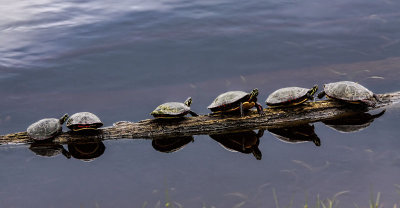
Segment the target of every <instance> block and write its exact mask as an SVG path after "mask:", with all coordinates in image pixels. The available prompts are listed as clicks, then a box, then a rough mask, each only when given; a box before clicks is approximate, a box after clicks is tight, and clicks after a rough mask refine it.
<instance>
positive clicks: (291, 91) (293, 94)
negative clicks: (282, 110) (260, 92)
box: [265, 85, 318, 107]
mask: <svg viewBox="0 0 400 208" xmlns="http://www.w3.org/2000/svg"><path fill="white" fill-rule="evenodd" d="M317 91H318V85H314V87H313V88H311V89H307V88H302V87H286V88H281V89H279V90H276V91H275V92H273V93H271V94H270V95H269V96H268V98H267V100H265V102H266V104H267V105H268V106H269V107H287V106H294V105H298V104H301V103H304V102H306V101H307V100H313V99H314V94H315V93H316V92H317Z"/></svg>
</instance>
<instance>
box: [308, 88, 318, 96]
mask: <svg viewBox="0 0 400 208" xmlns="http://www.w3.org/2000/svg"><path fill="white" fill-rule="evenodd" d="M317 91H318V85H314V87H313V88H311V89H310V90H309V91H308V92H307V96H308V97H309V98H311V99H313V98H314V95H315V93H316V92H317Z"/></svg>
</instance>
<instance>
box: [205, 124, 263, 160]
mask: <svg viewBox="0 0 400 208" xmlns="http://www.w3.org/2000/svg"><path fill="white" fill-rule="evenodd" d="M263 135H264V130H261V129H260V130H258V133H256V132H254V131H244V132H237V133H227V134H212V135H209V136H210V137H211V138H212V139H214V140H215V141H217V142H218V143H219V144H220V145H221V146H222V147H224V148H225V149H227V150H228V151H233V152H241V153H245V154H249V153H252V154H253V155H254V157H255V158H256V159H257V160H261V158H262V153H261V151H260V149H259V148H258V145H259V144H260V138H261V137H262V136H263Z"/></svg>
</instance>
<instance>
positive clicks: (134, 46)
mask: <svg viewBox="0 0 400 208" xmlns="http://www.w3.org/2000/svg"><path fill="white" fill-rule="evenodd" d="M1 3H2V6H1V7H0V12H1V14H2V18H1V20H0V45H1V47H0V97H1V98H2V99H1V102H0V109H1V111H0V134H7V133H12V132H18V131H24V130H25V129H26V127H27V126H28V125H29V124H31V123H32V122H34V121H36V120H38V119H40V118H44V117H59V116H61V115H62V114H63V113H65V112H67V113H70V114H72V113H75V112H80V111H90V112H93V113H96V114H97V115H98V116H99V117H100V118H101V119H102V120H103V122H104V123H105V125H106V126H109V125H112V123H113V122H116V121H121V120H129V121H139V120H143V119H147V118H149V112H151V111H152V110H153V109H154V108H155V107H156V106H157V105H158V104H160V103H163V102H167V101H184V100H185V99H186V97H188V96H192V97H193V105H192V110H193V111H195V112H197V113H200V114H206V113H208V110H207V109H206V106H207V105H208V104H209V103H210V102H211V101H212V100H213V99H214V98H215V97H216V95H218V94H219V93H222V92H225V91H228V90H245V91H249V90H251V89H253V88H255V87H257V88H259V89H260V92H261V93H260V96H259V98H260V101H264V100H265V99H266V97H267V95H268V94H269V93H271V92H272V91H274V90H275V89H277V88H280V87H286V86H303V87H311V86H312V85H313V84H314V83H317V84H319V85H322V84H323V83H326V82H332V81H338V80H352V81H357V82H359V83H361V84H363V85H365V86H366V87H368V88H370V89H371V90H373V91H374V92H376V93H384V92H391V91H398V90H400V82H399V81H400V44H399V43H400V39H399V37H400V29H399V28H400V18H399V17H400V12H399V9H400V3H399V2H398V1H394V0H384V1H375V2H374V1H361V0H355V1H351V2H349V1H344V0H343V1H342V0H334V1H329V2H327V1H324V2H319V1H311V0H306V1H271V0H269V1H179V0H171V1H158V2H157V1H154V2H151V1H150V2H149V1H119V2H118V3H117V2H114V1H107V0H102V1H70V2H64V1H56V0H36V1H9V0H2V2H1ZM373 113H378V112H373ZM399 121H400V108H399V106H398V105H395V106H393V107H390V108H389V109H387V111H386V113H385V114H384V115H383V116H381V117H379V118H377V119H375V121H374V122H373V123H372V124H371V125H370V126H369V127H368V128H365V129H363V130H362V131H358V132H353V133H341V132H338V131H335V130H333V129H331V128H329V127H327V126H326V125H324V124H323V123H316V124H314V125H315V133H316V134H317V135H318V137H319V138H320V140H321V146H316V145H314V143H312V142H306V143H296V144H289V143H285V142H282V141H281V140H278V139H276V138H275V137H274V136H273V135H272V134H270V133H269V132H268V131H266V132H265V133H264V135H263V136H262V137H261V138H260V140H259V145H258V148H259V150H260V151H261V152H262V159H261V160H257V159H256V158H255V157H254V156H253V154H251V153H250V154H244V153H240V152H231V151H227V150H226V149H225V148H223V147H221V145H220V144H219V143H218V142H217V141H216V140H213V139H211V138H210V137H209V136H195V137H194V141H193V142H189V143H188V144H187V145H186V146H184V148H182V149H181V150H179V151H176V152H173V153H163V152H159V151H156V150H155V149H154V148H153V147H152V145H151V141H150V140H116V141H106V142H104V145H105V150H104V149H103V150H104V152H103V154H101V153H102V152H101V151H100V153H99V154H101V156H100V157H97V158H96V159H94V160H80V159H76V158H74V157H72V158H71V159H67V158H66V157H64V156H62V154H59V155H57V156H55V157H50V158H49V157H40V156H37V155H36V154H35V153H33V152H32V151H31V150H30V149H29V146H26V145H6V146H1V147H0V163H1V164H2V168H1V171H0V184H1V185H0V206H1V207H142V206H143V207H166V206H168V205H166V204H165V203H166V202H170V204H169V207H182V206H183V207H235V206H236V207H274V206H275V201H274V194H273V193H274V192H273V191H274V190H275V193H276V196H277V198H278V200H279V202H280V206H281V207H282V206H287V205H289V203H290V200H292V199H293V202H294V205H293V207H302V206H304V204H305V203H306V201H307V202H308V203H309V204H311V205H313V204H315V202H316V197H317V196H319V197H320V198H321V199H325V198H332V197H333V196H334V195H335V194H336V193H339V192H342V191H346V192H345V193H344V194H342V195H340V196H338V197H337V199H338V200H339V201H340V203H339V204H340V205H341V206H340V207H355V206H354V203H356V204H358V205H359V206H360V207H365V206H367V204H368V201H369V200H370V199H371V196H370V195H371V194H373V195H374V196H376V194H377V193H378V192H381V201H382V202H383V204H384V205H386V206H388V207H393V204H394V203H398V202H399V201H400V195H399V194H398V193H397V190H399V188H398V186H397V184H400V178H399V175H398V173H399V172H400V153H399V151H398V147H400V140H399V130H398V123H399ZM63 148H65V149H67V150H69V147H67V146H64V147H63ZM71 148H72V147H71ZM386 206H385V207H386Z"/></svg>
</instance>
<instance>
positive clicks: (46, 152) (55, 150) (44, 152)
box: [29, 143, 71, 159]
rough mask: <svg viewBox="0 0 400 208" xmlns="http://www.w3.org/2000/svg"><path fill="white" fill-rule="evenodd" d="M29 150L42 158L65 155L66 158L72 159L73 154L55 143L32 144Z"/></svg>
mask: <svg viewBox="0 0 400 208" xmlns="http://www.w3.org/2000/svg"><path fill="white" fill-rule="evenodd" d="M29 149H30V150H31V151H32V152H34V153H35V154H36V155H38V156H42V157H54V156H57V155H59V154H62V155H64V156H65V157H66V158H68V159H69V158H71V154H70V153H69V152H68V151H67V150H66V149H64V147H63V146H62V145H60V144H54V143H34V144H31V146H30V147H29Z"/></svg>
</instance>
